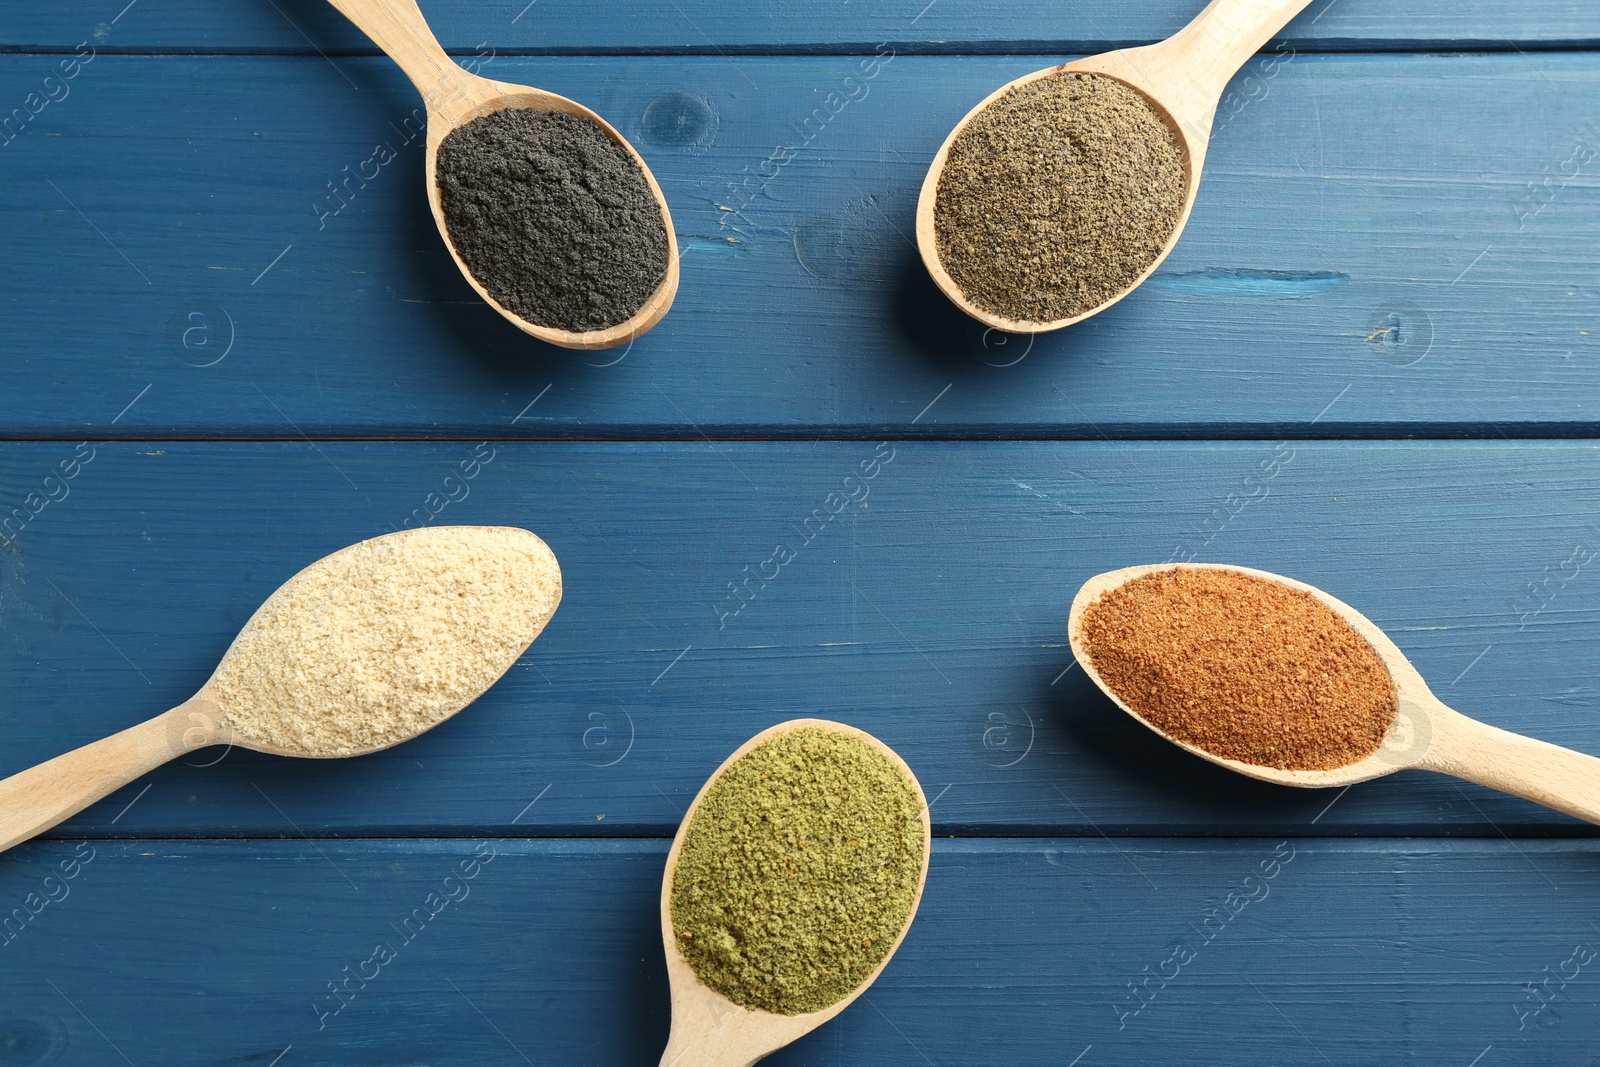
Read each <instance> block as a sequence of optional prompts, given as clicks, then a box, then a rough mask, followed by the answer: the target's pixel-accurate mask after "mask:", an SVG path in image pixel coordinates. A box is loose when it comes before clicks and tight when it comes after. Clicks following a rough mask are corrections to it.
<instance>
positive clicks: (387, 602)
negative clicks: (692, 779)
mask: <svg viewBox="0 0 1600 1067" xmlns="http://www.w3.org/2000/svg"><path fill="white" fill-rule="evenodd" d="M560 602H561V568H560V567H559V566H558V565H557V563H556V557H555V554H554V553H553V552H551V551H550V548H549V547H548V546H547V545H546V544H545V543H544V542H543V541H541V540H540V539H539V538H537V537H535V536H534V535H533V534H531V533H529V532H528V531H527V530H519V529H516V528H515V527H508V526H433V527H426V528H423V529H420V530H404V531H401V532H399V533H392V534H386V535H384V536H382V537H375V538H372V539H371V540H369V541H362V542H360V543H358V544H354V545H351V546H350V547H348V548H343V549H340V550H339V551H337V552H335V553H333V554H332V555H330V556H325V557H323V558H322V559H320V560H318V561H316V562H315V563H313V564H311V565H310V566H309V567H307V568H305V569H304V570H302V571H301V572H300V573H298V574H296V575H295V576H294V577H292V578H290V579H289V580H288V581H287V582H285V583H284V584H283V585H282V586H280V587H279V588H278V590H277V591H276V592H275V593H273V594H272V596H270V597H268V598H267V601H266V602H265V603H264V604H262V605H261V607H260V608H258V609H257V610H256V613H255V614H254V615H252V616H251V617H250V619H249V621H248V622H246V623H245V624H244V628H243V629H242V630H240V631H239V635H238V636H237V637H236V638H234V641H233V644H232V645H231V646H230V647H229V649H228V651H227V653H226V654H224V655H223V657H222V662H221V663H220V664H219V665H218V667H217V669H216V671H215V672H214V673H213V674H212V676H211V679H210V680H209V681H207V682H206V684H205V685H204V686H202V687H201V689H200V692H198V693H196V694H195V695H194V696H192V697H190V698H189V699H188V700H186V701H184V702H183V703H182V704H179V705H178V706H177V707H175V708H173V709H172V710H171V711H168V712H165V713H163V714H161V715H157V716H156V717H155V718H153V719H150V720H149V721H148V722H144V723H140V724H139V725H138V726H133V727H129V728H128V729H126V730H123V731H122V732H121V733H117V734H113V735H111V736H110V737H107V738H105V739H103V740H100V741H96V742H94V743H93V744H89V745H85V746H83V747H82V748H79V749H76V750H74V751H72V752H68V753H66V754H65V755H62V756H57V757H56V758H55V759H53V760H49V761H48V762H45V763H41V764H39V765H38V766H37V767H33V768H30V769H29V770H25V771H22V772H20V773H18V774H14V775H12V776H11V777H10V778H7V779H5V780H4V781H0V850H4V849H7V848H10V847H11V846H12V845H15V844H17V843H18V842H21V841H26V840H27V839H28V838H30V837H33V836H34V835H35V834H38V833H41V832H43V831H45V830H48V829H49V828H50V827H52V826H55V825H56V824H57V823H59V822H61V821H62V820H64V819H67V818H69V817H71V816H72V815H75V814H76V813H78V812H80V811H82V810H83V809H84V808H86V807H88V806H89V805H90V804H92V803H94V802H95V801H97V800H99V799H101V798H102V797H104V796H107V795H108V794H110V793H112V792H114V791H115V790H117V789H120V788H121V787H122V786H125V785H127V784H128V783H130V782H132V781H134V780H135V779H137V778H139V777H140V776H142V775H144V774H148V773H149V772H150V771H151V770H153V769H155V768H156V767H159V766H161V765H162V764H163V763H166V762H167V761H169V760H172V759H175V758H177V757H178V756H181V755H184V754H185V753H188V752H193V751H195V750H196V749H200V748H205V747H208V746H210V745H219V744H229V745H236V746H238V747H240V748H248V749H254V750H255V751H257V752H269V753H272V754H274V755H279V756H307V757H313V758H332V757H340V756H361V755H366V754H367V753H371V752H377V751H380V750H382V749H385V748H389V747H391V746H393V745H398V744H400V743H401V742H402V741H409V740H410V739H411V738H413V737H416V736H417V735H418V734H421V733H423V732H424V731H426V730H431V729H432V728H433V727H435V726H437V725H439V724H440V723H441V722H443V721H445V720H446V719H448V718H450V717H451V716H452V715H454V714H456V712H458V711H460V710H461V709H462V708H464V707H466V706H467V705H468V704H470V703H472V701H474V700H476V699H477V698H478V697H480V696H482V695H483V693H484V691H485V690H487V689H488V688H489V687H490V686H491V685H493V684H494V683H495V681H496V680H497V679H498V678H499V677H500V676H501V675H503V674H504V673H505V672H506V671H508V670H509V669H510V668H511V665H512V664H514V663H515V662H516V661H517V659H518V658H519V657H520V656H521V655H522V653H523V652H524V651H526V650H527V648H528V646H529V645H530V644H532V643H533V639H534V638H535V637H538V636H539V633H540V631H542V630H543V629H544V626H545V624H546V623H547V622H549V621H550V616H551V615H553V614H554V613H555V610H556V606H557V605H558V604H559V603H560Z"/></svg>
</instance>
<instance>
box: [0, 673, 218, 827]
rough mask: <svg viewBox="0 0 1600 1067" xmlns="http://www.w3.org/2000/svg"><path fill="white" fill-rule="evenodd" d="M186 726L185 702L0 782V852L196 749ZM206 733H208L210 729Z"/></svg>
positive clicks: (188, 726) (187, 718) (188, 721)
mask: <svg viewBox="0 0 1600 1067" xmlns="http://www.w3.org/2000/svg"><path fill="white" fill-rule="evenodd" d="M191 725H192V723H191V719H190V717H189V716H188V714H187V705H185V704H180V705H179V706H178V707H176V708H173V709H172V710H171V711H168V712H164V713H163V714H160V715H157V716H156V717H155V718H153V719H151V720H149V721H148V722H142V723H140V724H139V725H138V726H132V727H129V728H128V729H126V730H123V731H122V732H121V733H115V734H112V735H111V736H110V737H107V738H104V739H103V740H100V741H96V742H94V743H93V744H88V745H84V746H83V747H82V748H77V749H73V750H72V751H71V752H68V753H65V754H64V755H60V756H57V757H56V758H55V759H53V760H47V761H46V762H44V763H41V764H39V765H38V766H37V767H30V768H29V769H27V770H25V771H20V772H18V773H17V774H13V775H12V776H11V777H10V778H7V779H5V780H4V781H0V852H3V851H5V850H6V849H8V848H10V847H11V846H12V845H17V844H20V843H22V842H23V841H26V840H28V839H29V838H30V837H33V836H34V835H35V834H39V833H42V832H43V831H45V830H48V829H50V827H52V826H54V825H56V824H57V823H59V822H63V821H65V820H67V819H69V818H71V817H72V816H74V815H76V814H77V813H78V812H80V811H82V810H83V809H84V808H87V807H88V806H89V805H90V804H93V803H94V802H95V801H97V800H99V799H101V798H102V797H106V796H109V795H110V794H112V793H114V792H116V791H117V790H118V789H121V788H122V787H123V786H125V785H127V784H128V783H129V782H132V781H134V780H135V779H137V778H138V777H139V776H140V775H142V774H146V773H147V772H149V771H152V770H154V769H155V768H157V767H159V766H161V765H162V764H163V763H166V762H167V761H168V760H170V759H172V758H173V757H174V756H181V755H182V754H183V753H185V752H187V751H189V750H191V749H193V748H196V747H199V746H198V745H196V744H194V743H191V742H189V741H186V740H185V737H186V733H187V731H188V730H189V729H190V727H191ZM205 736H206V737H207V738H209V737H210V736H211V734H210V731H209V730H205Z"/></svg>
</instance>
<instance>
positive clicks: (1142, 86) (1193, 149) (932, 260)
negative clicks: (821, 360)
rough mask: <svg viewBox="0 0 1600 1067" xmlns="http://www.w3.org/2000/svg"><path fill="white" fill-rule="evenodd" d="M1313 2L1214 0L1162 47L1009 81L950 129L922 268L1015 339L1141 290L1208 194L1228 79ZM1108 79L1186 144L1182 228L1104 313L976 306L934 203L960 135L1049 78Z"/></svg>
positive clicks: (934, 181) (928, 185)
mask: <svg viewBox="0 0 1600 1067" xmlns="http://www.w3.org/2000/svg"><path fill="white" fill-rule="evenodd" d="M1310 2H1311V0H1211V3H1210V4H1209V5H1208V6H1207V7H1206V9H1205V10H1204V11H1202V12H1200V14H1199V15H1197V16H1195V19H1194V21H1193V22H1191V23H1189V25H1187V26H1185V27H1184V28H1183V29H1181V30H1179V31H1178V32H1177V33H1175V34H1173V35H1172V36H1171V37H1168V38H1167V39H1166V40H1165V41H1160V42H1157V43H1156V44H1150V45H1143V46H1141V47H1139V48H1121V49H1118V50H1117V51H1115V52H1102V53H1101V54H1100V55H1097V56H1088V57H1086V58H1084V59H1078V60H1074V61H1073V62H1071V63H1063V64H1061V65H1060V66H1055V67H1047V68H1046V69H1044V70H1037V71H1034V72H1033V73H1032V74H1025V75H1023V76H1022V77H1020V78H1018V79H1016V80H1015V81H1011V82H1007V83H1006V84H1005V85H1002V86H1001V87H1000V88H998V89H996V90H995V91H994V92H992V93H990V94H989V95H988V96H987V97H985V98H984V99H983V101H982V102H981V103H979V104H978V106H977V107H975V108H973V109H972V110H971V111H969V112H967V114H966V116H965V117H964V118H962V120H961V121H960V122H959V123H957V124H956V128H955V129H953V130H951V131H950V136H948V137H946V138H945V140H944V144H943V145H941V146H940V147H939V153H938V154H937V155H935V156H934V157H933V163H932V165H931V166H929V168H928V176H927V177H926V178H924V179H923V182H922V194H921V195H920V196H919V197H918V198H917V248H918V249H919V250H920V251H921V252H922V262H923V263H924V264H925V265H926V266H927V268H928V273H929V274H930V275H932V276H933V280H934V284H936V285H938V287H939V288H940V289H941V290H943V291H944V295H945V296H947V297H949V298H950V300H951V302H952V303H954V304H955V305H956V307H958V308H960V309H961V310H962V311H964V312H966V313H967V314H968V315H971V316H972V317H973V318H975V319H977V320H978V321H979V322H981V323H984V324H985V325H988V326H992V327H994V328H995V329H997V330H1005V331H1007V332H1009V333H1045V332H1048V331H1050V330H1059V329H1061V328H1062V327H1063V326H1071V325H1072V324H1073V323H1075V322H1082V321H1083V320H1084V319H1086V318H1088V317H1089V316H1090V315H1097V314H1099V313H1100V312H1102V311H1104V310H1105V309H1106V308H1108V307H1110V306H1111V305H1112V304H1115V303H1116V302H1117V301H1118V300H1121V299H1122V298H1123V297H1125V296H1127V295H1128V294H1129V293H1131V292H1133V291H1134V290H1135V289H1137V288H1138V287H1139V286H1140V285H1142V284H1143V283H1144V280H1145V279H1146V278H1148V277H1150V275H1152V274H1154V273H1155V270H1156V268H1157V267H1159V266H1160V265H1161V262H1162V260H1164V259H1166V258H1167V255H1168V253H1170V252H1171V251H1172V249H1173V246H1175V245H1176V244H1177V243H1178V236H1179V235H1180V234H1181V233H1183V227H1184V224H1185V223H1187V222H1188V221H1189V212H1190V211H1191V210H1192V209H1193V208H1194V198H1195V194H1196V193H1197V192H1199V190H1200V167H1201V165H1202V164H1203V163H1204V162H1205V158H1206V145H1207V143H1208V142H1209V141H1210V138H1211V121H1212V119H1213V117H1215V115H1216V111H1217V104H1218V103H1219V102H1220V101H1221V99H1222V92H1223V90H1224V89H1226V88H1227V86H1228V80H1229V79H1230V78H1232V77H1233V76H1234V74H1235V73H1237V72H1238V70H1239V68H1240V67H1241V66H1243V65H1244V63H1245V61H1246V60H1248V59H1249V58H1250V57H1251V56H1253V55H1255V54H1256V52H1257V51H1259V50H1260V48H1261V46H1262V45H1264V44H1266V43H1267V42H1268V41H1270V40H1271V39H1272V36H1273V34H1275V33H1277V32H1278V31H1279V30H1281V29H1282V28H1283V27H1284V25H1285V24H1286V23H1288V21H1289V20H1290V19H1292V18H1293V17H1294V16H1295V15H1297V14H1299V13H1300V11H1301V10H1302V9H1303V8H1304V7H1305V6H1306V5H1307V4H1309V3H1310ZM1071 72H1078V73H1087V74H1103V75H1105V76H1106V77H1109V78H1115V79H1116V80H1117V81H1120V82H1123V83H1124V84H1126V85H1128V86H1130V87H1132V88H1133V89H1135V90H1137V91H1138V92H1140V93H1141V94H1143V95H1144V97H1145V98H1146V99H1147V100H1149V101H1150V103H1151V104H1152V105H1153V106H1154V107H1155V109H1156V111H1157V113H1159V114H1160V115H1161V117H1162V118H1163V119H1165V120H1166V122H1167V125H1168V126H1169V127H1171V129H1172V131H1173V133H1174V134H1176V136H1177V138H1178V148H1179V151H1180V152H1181V153H1182V155H1183V171H1184V184H1185V186H1186V189H1185V192H1184V198H1183V210H1182V211H1181V212H1180V213H1179V215H1178V222H1177V225H1175V226H1174V227H1173V228H1172V233H1171V234H1170V235H1169V236H1168V237H1167V243H1166V244H1165V245H1163V246H1162V248H1161V252H1160V254H1159V255H1157V256H1156V258H1155V259H1154V260H1153V261H1152V262H1151V263H1150V265H1149V266H1148V267H1146V268H1145V269H1144V273H1142V274H1140V275H1139V276H1138V277H1137V278H1135V279H1134V280H1133V281H1132V283H1130V284H1129V285H1128V287H1127V288H1126V289H1123V290H1122V291H1121V292H1119V293H1117V294H1116V295H1115V296H1113V297H1111V298H1110V299H1108V300H1106V301H1105V302H1104V303H1102V304H1100V305H1099V306H1097V307H1093V308H1090V309H1089V310H1088V311H1084V312H1080V313H1079V314H1077V315H1074V316H1072V317H1071V318H1066V319H1057V320H1055V321H1054V322H1024V321H1022V320H1020V319H1011V318H1007V317H1006V316H1004V315H998V314H996V313H995V312H992V311H986V310H984V309H983V308H981V307H979V306H978V305H976V304H974V303H973V302H972V301H970V300H968V299H967V295H966V293H965V292H963V291H962V289H961V286H960V285H958V284H956V281H955V279H954V278H952V277H950V274H949V272H947V271H946V270H945V269H944V263H943V261H942V260H940V258H939V242H938V238H937V237H936V236H935V233H934V224H933V220H934V205H935V203H936V202H937V200H938V196H939V179H940V177H941V176H942V175H943V174H944V167H945V161H946V160H947V159H948V158H949V156H950V146H951V144H952V143H954V141H955V139H956V137H957V135H959V134H960V133H961V131H962V130H963V129H964V128H965V127H966V125H967V123H969V122H971V121H972V119H973V118H974V116H976V115H977V114H978V113H979V112H981V111H983V110H984V109H985V108H987V107H988V106H989V105H990V104H992V103H994V102H995V101H997V100H999V99H1000V98H1001V97H1003V96H1005V95H1006V94H1007V93H1010V92H1011V91H1012V90H1013V89H1016V88H1018V87H1020V86H1023V85H1027V84H1028V83H1029V82H1035V81H1038V80H1039V79H1041V78H1049V77H1051V76H1053V75H1056V74H1062V73H1071Z"/></svg>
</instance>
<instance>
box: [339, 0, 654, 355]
mask: <svg viewBox="0 0 1600 1067" xmlns="http://www.w3.org/2000/svg"><path fill="white" fill-rule="evenodd" d="M330 2H331V3H332V4H333V6H334V7H336V8H338V9H339V10H340V11H341V12H343V13H344V15H345V17H346V18H348V19H349V20H350V21H351V22H353V23H355V24H356V26H357V28H359V29H360V30H361V31H362V32H363V33H365V34H366V35H367V36H368V37H370V38H371V39H372V42H373V43H374V44H376V45H377V46H378V47H379V48H381V49H383V50H384V52H386V53H387V54H388V55H389V58H390V59H393V60H394V61H395V63H397V64H398V65H399V67H400V69H401V70H402V71H404V72H405V75H406V77H408V78H410V79H411V83H412V84H413V85H415V86H416V88H417V91H418V92H419V93H421V94H422V101H423V104H424V106H425V107H426V108H427V112H428V136H427V144H426V164H425V165H426V178H427V189H428V204H429V206H430V207H431V208H432V209H433V217H434V221H435V222H436V223H438V226H439V233H440V235H441V236H442V237H443V238H444V242H445V245H446V246H447V247H448V248H449V249H450V256H451V258H452V259H454V260H455V262H456V266H457V267H459V268H460V269H461V273H462V274H464V275H465V276H466V278H467V281H468V282H469V283H471V285H472V287H473V288H474V289H475V290H477V292H478V295H479V296H481V297H482V298H483V299H484V300H485V301H486V302H487V303H488V304H489V306H490V307H492V308H494V309H495V310H496V311H498V312H499V313H500V314H501V315H503V316H505V318H506V319H507V320H508V321H510V322H511V323H512V324H513V325H514V326H516V327H517V328H518V329H520V330H522V331H523V332H524V333H527V334H531V335H532V336H534V337H537V338H539V339H540V340H543V341H548V342H549V343H551V344H555V345H560V346H562V347H564V348H579V349H597V348H611V347H613V346H615V345H620V344H625V343H627V342H629V341H632V340H633V339H634V338H636V337H638V336H640V335H641V334H643V333H644V332H645V331H647V330H649V329H650V328H651V327H652V326H654V325H655V324H656V323H657V322H659V321H660V320H661V317H662V316H663V315H665V314H666V313H667V309H668V308H669V307H671V306H672V298H673V296H674V295H676V293H677V291H678V247H677V242H676V239H675V237H674V235H673V231H672V216H671V214H670V212H668V210H667V201H666V197H665V196H664V195H663V194H662V192H661V186H660V185H658V184H657V183H656V179H655V176H654V175H653V174H651V173H650V168H649V167H647V166H646V165H645V162H644V159H643V158H642V157H641V156H640V155H639V153H638V152H637V151H635V150H634V148H633V146H632V145H631V144H629V143H628V141H627V139H626V138H625V137H623V136H622V134H620V133H618V132H617V131H616V129H615V128H613V127H612V126H611V125H610V124H609V123H608V122H606V120H605V119H603V118H601V117H600V116H599V115H597V114H595V113H594V112H593V111H591V110H589V109H588V108H586V107H584V106H583V105H582V104H579V103H577V102H575V101H572V100H568V99H567V98H566V97H564V96H557V95H556V94H555V93H549V92H545V91H544V90H542V89H535V88H533V87H531V86H527V85H515V84H512V83H509V82H498V81H492V80H490V79H488V78H481V77H479V76H478V75H476V74H472V73H470V72H468V71H466V70H464V69H462V68H461V66H460V65H459V64H457V63H456V62H455V61H453V60H452V59H451V58H450V57H449V55H447V54H446V53H445V51H444V49H442V48H440V47H439V42H438V41H437V40H436V39H435V38H434V36H433V31H431V30H430V29H429V28H428V24H427V22H426V20H424V19H423V17H422V12H421V10H419V9H418V7H417V5H416V2H415V0H330Z"/></svg>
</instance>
